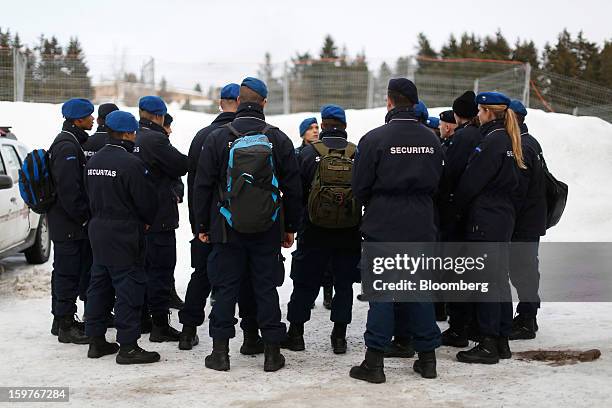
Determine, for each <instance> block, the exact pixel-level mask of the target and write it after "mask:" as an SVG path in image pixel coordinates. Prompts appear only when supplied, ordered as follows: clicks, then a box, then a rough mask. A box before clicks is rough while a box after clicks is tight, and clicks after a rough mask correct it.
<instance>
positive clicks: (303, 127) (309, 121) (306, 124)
mask: <svg viewBox="0 0 612 408" xmlns="http://www.w3.org/2000/svg"><path fill="white" fill-rule="evenodd" d="M313 123H318V122H317V118H307V119H304V120H303V121H302V123H300V137H303V136H304V133H306V131H307V130H308V128H309V127H310V126H311V125H312V124H313Z"/></svg>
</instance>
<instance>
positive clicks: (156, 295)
mask: <svg viewBox="0 0 612 408" xmlns="http://www.w3.org/2000/svg"><path fill="white" fill-rule="evenodd" d="M145 242H146V245H145V248H146V249H145V272H146V274H147V293H146V299H147V306H148V309H149V313H151V315H153V316H159V317H160V318H161V316H167V315H168V313H169V310H170V309H169V304H170V291H171V290H172V285H173V279H174V267H175V266H176V236H175V233H174V230H172V231H163V232H150V233H148V234H146V235H145Z"/></svg>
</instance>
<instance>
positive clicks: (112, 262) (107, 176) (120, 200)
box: [85, 138, 157, 266]
mask: <svg viewBox="0 0 612 408" xmlns="http://www.w3.org/2000/svg"><path fill="white" fill-rule="evenodd" d="M133 150H134V144H133V143H132V142H129V141H126V140H117V139H113V138H109V140H108V144H106V145H105V146H104V147H103V148H102V149H101V150H100V151H99V152H98V153H96V154H95V156H93V157H92V158H91V159H90V160H89V161H88V162H87V166H86V167H85V188H86V190H87V195H88V197H89V203H90V205H89V206H90V209H91V221H90V222H89V239H90V241H91V249H92V251H93V259H94V263H96V264H99V265H105V266H130V265H135V264H142V261H143V256H144V229H145V224H146V225H151V224H153V222H154V221H155V215H156V213H157V192H156V191H155V186H154V185H153V183H152V181H151V177H149V174H148V170H147V169H146V167H145V165H144V163H143V162H142V161H141V160H139V159H138V158H137V157H135V156H134V155H133V154H132V151H133Z"/></svg>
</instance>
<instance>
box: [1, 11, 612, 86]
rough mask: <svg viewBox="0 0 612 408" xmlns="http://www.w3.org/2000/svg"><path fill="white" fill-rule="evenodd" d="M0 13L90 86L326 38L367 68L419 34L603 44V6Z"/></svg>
mask: <svg viewBox="0 0 612 408" xmlns="http://www.w3.org/2000/svg"><path fill="white" fill-rule="evenodd" d="M0 13H1V15H2V23H1V24H2V28H3V29H6V28H7V27H9V28H10V29H11V31H12V32H13V33H14V32H15V31H17V32H19V34H20V36H21V38H22V41H23V42H25V43H27V44H34V43H35V42H36V39H37V37H38V36H39V35H40V33H45V34H47V35H55V36H57V37H58V38H59V39H60V41H61V42H62V43H66V42H67V41H68V38H69V37H70V36H73V35H77V36H78V37H79V39H80V40H81V43H82V45H83V48H84V50H85V53H86V55H87V57H88V61H89V64H90V65H91V66H92V71H93V74H94V76H95V77H96V78H95V79H96V80H97V79H99V76H100V75H101V73H102V72H104V73H106V72H108V71H112V67H111V65H112V62H113V61H114V62H115V65H117V60H118V59H119V56H120V55H122V54H125V55H127V56H128V57H127V58H126V61H127V65H128V68H130V69H133V68H131V67H132V65H134V66H137V65H138V64H140V62H141V61H142V60H143V59H144V58H145V56H153V57H155V59H156V61H157V74H158V75H160V74H162V73H163V72H160V71H167V76H169V82H171V83H175V84H178V85H183V86H187V82H189V83H195V81H197V80H200V79H202V82H206V81H207V80H209V78H211V77H215V76H216V75H219V76H223V75H227V73H228V71H232V72H237V73H236V75H239V74H242V73H245V74H248V73H254V72H250V71H253V70H254V69H255V67H256V65H255V64H256V63H258V62H260V61H262V59H263V55H264V53H265V52H266V51H269V52H270V53H271V54H272V58H273V60H274V61H279V62H280V61H283V60H285V59H288V58H290V57H291V56H294V55H295V52H296V51H301V52H304V51H310V52H311V53H313V54H317V53H318V50H319V48H320V46H321V44H322V41H323V38H324V36H325V35H326V34H327V33H329V34H331V35H332V36H333V37H334V39H335V40H336V41H337V42H338V43H339V44H340V45H342V44H346V46H347V47H348V50H349V53H350V54H352V55H354V54H355V53H356V52H358V51H361V50H364V51H365V52H366V56H367V57H368V59H370V60H372V61H375V62H378V61H379V60H382V59H387V60H390V61H393V60H395V58H396V57H397V56H399V55H407V54H412V53H413V52H414V46H415V41H416V35H417V33H419V32H421V31H422V32H424V33H425V34H426V35H427V36H428V37H429V39H430V40H431V42H432V45H433V46H434V47H435V48H436V49H438V48H439V47H440V45H441V44H442V43H443V42H444V41H445V40H446V39H447V38H448V36H449V34H450V33H455V34H456V35H460V34H461V33H462V32H464V31H469V32H472V31H473V32H475V33H476V34H477V35H481V36H484V35H487V34H494V33H495V31H496V30H497V29H498V28H500V29H501V30H502V32H503V33H504V35H505V36H506V38H507V39H508V40H509V41H511V42H514V41H515V40H516V38H517V37H520V38H525V39H533V40H534V41H535V42H536V44H537V45H538V47H540V48H542V47H543V45H544V44H545V43H546V42H547V41H550V42H553V41H554V40H555V39H556V36H557V34H558V33H559V32H560V31H561V30H563V28H567V29H568V30H570V32H572V33H573V34H575V33H577V32H578V31H580V30H583V31H584V33H585V36H586V37H587V38H588V39H590V40H591V41H596V42H598V43H603V42H604V41H605V40H606V39H608V40H610V39H612V28H611V27H612V25H611V24H610V16H611V15H612V2H609V1H606V0H599V1H593V0H581V1H572V2H565V1H563V2H561V1H538V0H527V1H525V0H513V1H507V2H503V1H483V0H480V1H473V0H462V1H448V0H442V1H430V2H427V1H421V2H417V1H406V0H403V1H396V0H387V1H370V2H359V1H350V2H349V1H334V0H325V1H321V0H310V1H299V2H295V1H281V0H250V1H245V0H237V1H234V2H230V1H196V0H174V1H168V0H163V1H162V0H148V1H141V0H121V1H120V0H97V1H77V0H52V1H42V0H39V1H27V0H26V1H9V0H6V1H3V4H2V6H1V12H0ZM113 56H115V57H113ZM230 63H231V65H228V64H230ZM240 65H242V66H244V68H243V69H237V68H236V66H240ZM230 66H231V67H232V68H228V67H230ZM108 75H110V72H109V73H108Z"/></svg>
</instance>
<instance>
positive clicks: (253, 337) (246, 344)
mask: <svg viewBox="0 0 612 408" xmlns="http://www.w3.org/2000/svg"><path fill="white" fill-rule="evenodd" d="M242 335H243V336H244V337H243V339H244V340H243V342H242V346H240V354H244V355H245V356H254V355H255V354H261V353H263V352H264V342H263V340H262V338H261V337H260V336H259V332H258V331H257V330H253V331H245V332H243V333H242Z"/></svg>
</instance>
